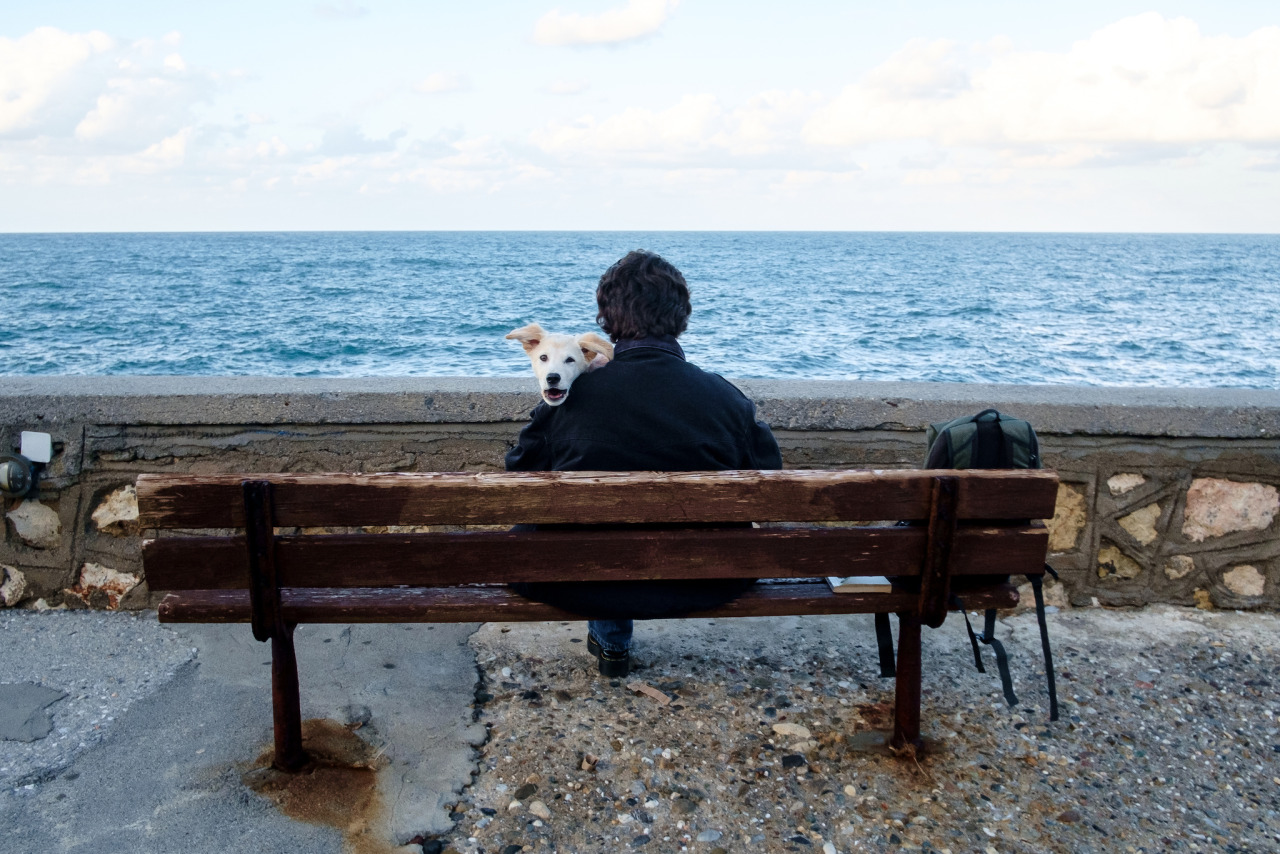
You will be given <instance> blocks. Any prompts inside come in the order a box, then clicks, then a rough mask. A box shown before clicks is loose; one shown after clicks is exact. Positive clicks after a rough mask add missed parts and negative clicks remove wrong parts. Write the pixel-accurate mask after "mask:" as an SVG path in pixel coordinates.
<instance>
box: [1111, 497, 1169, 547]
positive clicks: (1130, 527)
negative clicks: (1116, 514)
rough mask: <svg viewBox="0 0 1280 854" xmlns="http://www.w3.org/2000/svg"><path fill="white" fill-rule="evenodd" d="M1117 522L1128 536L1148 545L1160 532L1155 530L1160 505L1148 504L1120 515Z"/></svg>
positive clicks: (1158, 519) (1158, 518)
mask: <svg viewBox="0 0 1280 854" xmlns="http://www.w3.org/2000/svg"><path fill="white" fill-rule="evenodd" d="M1119 522H1120V527H1121V528H1124V529H1125V530H1126V531H1128V532H1129V536H1131V537H1133V538H1134V539H1135V540H1137V541H1138V542H1140V543H1142V544H1143V545H1144V546H1149V545H1151V544H1152V543H1154V542H1155V541H1156V538H1157V537H1159V536H1160V532H1159V531H1157V530H1156V525H1157V524H1159V522H1160V505H1159V504H1148V505H1147V506H1146V507H1143V508H1142V509H1141V510H1135V511H1133V512H1132V513H1130V514H1129V515H1128V516H1124V517H1122V518H1121V519H1120V520H1119Z"/></svg>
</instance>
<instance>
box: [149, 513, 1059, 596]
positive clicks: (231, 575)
mask: <svg viewBox="0 0 1280 854" xmlns="http://www.w3.org/2000/svg"><path fill="white" fill-rule="evenodd" d="M925 540H926V530H925V529H924V528H921V527H911V528H907V527H868V528H822V529H776V528H764V529H751V528H731V529H716V530H673V531H654V530H647V531H618V530H611V531H536V532H476V531H473V532H464V533H436V534H431V533H428V534H355V535H329V536H282V537H279V538H278V539H277V541H276V560H277V566H278V572H279V573H280V579H281V586H283V587H321V588H338V587H347V586H351V585H359V586H361V587H391V586H396V585H419V586H422V585H430V586H446V585H452V584H470V583H473V582H475V581H476V580H477V579H483V580H484V581H485V582H489V583H509V582H512V581H572V580H577V579H581V578H591V579H593V580H598V581H620V580H627V579H654V578H735V577H736V578H774V577H806V578H811V577H815V576H825V575H842V576H843V575H859V574H862V575H893V576H913V575H919V574H920V568H921V565H922V563H923V560H924V552H925ZM1047 542H1048V532H1047V531H1046V529H1045V528H1044V527H1043V526H1042V525H1040V524H1038V523H1037V524H1035V525H1025V526H1009V527H992V526H979V527H962V528H960V530H959V531H958V533H957V537H956V542H955V546H954V550H953V553H952V557H951V572H952V574H953V575H954V576H966V575H987V574H1021V573H1026V572H1035V571H1038V570H1039V569H1040V568H1041V566H1042V565H1043V563H1044V553H1045V547H1046V545H1047ZM143 553H144V557H145V561H146V566H147V581H148V583H149V585H150V587H151V589H152V590H155V591H160V590H218V589H234V588H239V587H247V586H248V584H249V572H248V561H247V551H246V546H245V542H244V539H243V538H241V537H218V538H214V537H207V538H165V539H159V540H149V541H147V542H146V544H145V545H144V552H143Z"/></svg>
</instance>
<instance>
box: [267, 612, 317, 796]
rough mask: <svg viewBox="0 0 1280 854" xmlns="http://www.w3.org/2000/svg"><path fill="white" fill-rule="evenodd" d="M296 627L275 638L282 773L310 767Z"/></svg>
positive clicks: (274, 700) (274, 705)
mask: <svg viewBox="0 0 1280 854" xmlns="http://www.w3.org/2000/svg"><path fill="white" fill-rule="evenodd" d="M293 629H294V627H293V626H292V625H289V626H285V632H284V633H283V635H282V636H276V637H272V638H271V711H272V714H273V717H274V722H275V735H276V758H275V761H274V762H273V763H272V764H273V765H274V766H275V767H276V768H279V769H280V770H281V771H291V772H292V771H298V770H300V769H301V768H302V767H303V766H305V765H306V764H307V761H308V758H307V754H306V753H305V752H304V751H303V749H302V701H301V698H300V697H299V694H298V657H297V656H296V655H295V654H294V651H293Z"/></svg>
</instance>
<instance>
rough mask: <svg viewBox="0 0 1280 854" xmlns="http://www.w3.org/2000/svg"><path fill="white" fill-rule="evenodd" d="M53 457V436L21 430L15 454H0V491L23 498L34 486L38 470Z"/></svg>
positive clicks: (11, 496) (12, 496)
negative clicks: (17, 450) (19, 442)
mask: <svg viewBox="0 0 1280 854" xmlns="http://www.w3.org/2000/svg"><path fill="white" fill-rule="evenodd" d="M51 459H53V437H52V436H50V435H49V434H48V433H33V432H31V431H28V430H24V431H23V432H22V449H21V450H20V451H19V452H18V453H16V454H0V492H2V493H4V494H5V495H6V496H7V497H9V498H24V497H26V496H27V495H30V494H31V493H32V492H33V491H35V488H36V481H37V480H39V479H40V472H41V470H42V469H43V468H44V467H45V464H46V463H48V462H49V460H51Z"/></svg>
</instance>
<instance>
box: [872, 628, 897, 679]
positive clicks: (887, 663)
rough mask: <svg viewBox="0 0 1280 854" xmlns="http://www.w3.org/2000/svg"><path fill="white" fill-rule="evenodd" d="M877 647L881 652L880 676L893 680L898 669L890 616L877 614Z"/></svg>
mask: <svg viewBox="0 0 1280 854" xmlns="http://www.w3.org/2000/svg"><path fill="white" fill-rule="evenodd" d="M876 646H877V647H878V648H879V650H880V675H881V676H882V677H883V678H885V679H892V678H893V677H894V676H895V675H897V672H898V669H897V666H896V665H895V664H894V661H893V630H892V629H891V628H890V626H889V615H888V614H887V613H883V612H879V611H878V612H876Z"/></svg>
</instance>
